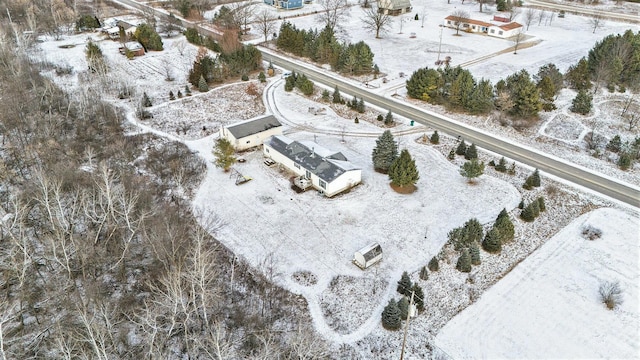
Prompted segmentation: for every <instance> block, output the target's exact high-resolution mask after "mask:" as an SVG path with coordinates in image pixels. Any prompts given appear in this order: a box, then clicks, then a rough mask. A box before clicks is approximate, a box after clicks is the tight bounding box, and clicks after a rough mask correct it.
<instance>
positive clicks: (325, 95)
mask: <svg viewBox="0 0 640 360" xmlns="http://www.w3.org/2000/svg"><path fill="white" fill-rule="evenodd" d="M329 96H331V95H330V94H329V90H327V89H324V90H322V101H329Z"/></svg>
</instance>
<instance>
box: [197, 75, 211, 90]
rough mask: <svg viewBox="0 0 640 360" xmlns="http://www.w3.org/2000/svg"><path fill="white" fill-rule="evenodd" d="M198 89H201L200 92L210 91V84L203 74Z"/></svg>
mask: <svg viewBox="0 0 640 360" xmlns="http://www.w3.org/2000/svg"><path fill="white" fill-rule="evenodd" d="M198 90H200V92H207V91H209V84H207V81H206V80H205V79H204V76H202V75H200V80H198Z"/></svg>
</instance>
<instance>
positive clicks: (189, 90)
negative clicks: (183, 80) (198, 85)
mask: <svg viewBox="0 0 640 360" xmlns="http://www.w3.org/2000/svg"><path fill="white" fill-rule="evenodd" d="M184 93H185V94H187V96H191V89H190V88H189V84H187V85H185V86H184Z"/></svg>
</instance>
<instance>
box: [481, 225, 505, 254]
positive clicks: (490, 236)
mask: <svg viewBox="0 0 640 360" xmlns="http://www.w3.org/2000/svg"><path fill="white" fill-rule="evenodd" d="M482 248H483V249H484V250H485V251H486V252H490V253H499V252H500V250H502V241H500V232H499V231H498V229H496V228H495V226H494V227H492V228H491V230H489V231H488V232H487V235H486V236H485V237H484V240H483V241H482Z"/></svg>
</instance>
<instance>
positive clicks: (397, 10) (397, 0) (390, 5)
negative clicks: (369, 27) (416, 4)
mask: <svg viewBox="0 0 640 360" xmlns="http://www.w3.org/2000/svg"><path fill="white" fill-rule="evenodd" d="M411 9H412V7H411V0H378V11H379V12H381V13H383V14H387V15H394V16H395V15H401V14H404V13H408V12H411Z"/></svg>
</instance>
